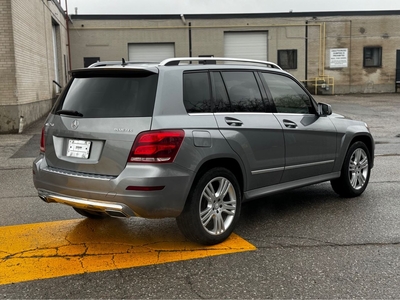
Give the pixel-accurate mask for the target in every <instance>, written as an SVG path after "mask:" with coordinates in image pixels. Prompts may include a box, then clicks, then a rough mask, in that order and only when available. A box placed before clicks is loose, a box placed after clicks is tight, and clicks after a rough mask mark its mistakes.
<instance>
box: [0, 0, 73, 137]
mask: <svg viewBox="0 0 400 300" xmlns="http://www.w3.org/2000/svg"><path fill="white" fill-rule="evenodd" d="M0 5H5V6H6V9H7V13H2V14H1V17H0V18H1V19H0V24H1V25H0V26H2V27H3V26H5V27H6V32H7V35H6V36H7V41H6V42H5V43H4V44H3V43H2V46H0V49H2V48H6V49H8V50H7V55H4V56H3V55H1V57H0V65H1V66H3V65H5V66H6V68H3V67H2V68H1V69H0V70H1V78H2V79H3V78H7V82H8V83H7V85H6V86H5V85H4V82H3V80H1V81H0V85H1V89H0V90H1V91H2V92H1V94H0V95H1V97H0V111H1V113H0V132H18V129H19V124H20V117H21V116H22V117H23V118H24V121H25V124H26V125H28V124H30V123H32V122H33V121H35V120H37V119H38V118H40V117H41V116H43V115H44V114H46V113H47V112H48V111H49V110H50V108H51V105H52V99H53V98H54V96H55V95H56V88H55V85H54V84H53V83H52V81H53V80H54V79H55V78H56V77H55V66H54V61H55V60H54V50H53V34H52V26H53V23H54V24H57V25H56V28H57V30H56V33H57V34H56V36H57V50H56V53H57V56H58V67H59V68H58V69H59V72H58V73H59V79H60V80H59V81H61V83H62V84H65V82H66V78H65V64H64V55H65V56H66V57H68V55H67V53H68V51H67V32H66V23H65V19H64V15H63V12H62V10H60V9H59V6H57V5H56V3H54V2H53V1H38V0H35V1H26V0H8V1H4V0H2V1H1V2H0ZM1 38H3V34H2V35H1ZM3 45H4V46H3ZM0 51H2V50H0ZM3 74H4V76H3Z"/></svg>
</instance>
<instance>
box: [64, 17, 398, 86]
mask: <svg viewBox="0 0 400 300" xmlns="http://www.w3.org/2000/svg"><path fill="white" fill-rule="evenodd" d="M71 17H72V19H73V25H72V26H71V32H70V34H71V51H72V54H71V55H72V57H73V59H72V68H81V67H83V58H84V57H100V59H101V60H119V59H121V57H124V58H127V57H128V46H127V45H128V44H129V43H162V42H172V43H175V52H176V53H175V56H176V57H179V56H189V38H188V36H189V34H188V32H189V24H190V25H191V26H190V28H191V34H192V55H193V56H198V55H207V54H213V55H214V56H224V32H229V31H266V32H268V60H270V61H273V62H277V52H278V50H284V49H296V50H297V55H298V57H297V69H294V70H288V71H289V72H290V73H292V74H293V75H294V76H296V77H297V78H298V79H299V80H302V81H304V82H305V83H307V85H308V86H309V89H310V90H311V91H312V92H315V86H314V83H315V82H317V83H318V84H322V83H324V82H322V81H321V80H323V79H324V80H325V83H334V84H332V85H331V86H326V87H327V88H329V89H325V88H321V86H320V85H319V86H317V89H316V90H317V93H319V94H332V93H333V91H334V93H335V94H342V93H382V92H394V91H395V84H394V81H395V65H396V50H397V49H400V11H393V12H341V13H337V12H333V13H329V12H324V13H287V14H246V15H245V14H242V15H241V14H238V15H228V16H227V15H215V16H212V15H211V16H210V15H204V16H201V15H185V21H186V22H183V20H181V18H180V16H178V15H176V16H170V15H169V16H138V15H134V16H90V17H89V16H85V15H82V16H80V15H72V16H71ZM249 46H251V45H249ZM375 46H379V47H382V66H381V67H377V68H371V67H369V68H366V67H364V66H363V53H364V47H375ZM338 48H345V49H347V51H348V66H347V67H341V68H332V67H331V66H330V50H331V49H338ZM328 76H329V77H330V80H331V81H329V82H328Z"/></svg>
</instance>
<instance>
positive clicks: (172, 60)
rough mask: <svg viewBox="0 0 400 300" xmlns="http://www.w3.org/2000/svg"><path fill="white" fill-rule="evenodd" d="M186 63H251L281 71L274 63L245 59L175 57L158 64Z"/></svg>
mask: <svg viewBox="0 0 400 300" xmlns="http://www.w3.org/2000/svg"><path fill="white" fill-rule="evenodd" d="M182 61H186V62H189V63H190V62H192V61H198V62H200V63H201V62H203V64H206V63H207V62H209V63H214V64H215V62H216V61H227V62H244V63H252V64H261V65H266V66H268V67H270V68H274V69H279V70H282V68H281V67H280V66H278V65H277V64H276V63H273V62H270V61H264V60H255V59H245V58H228V57H176V58H168V59H165V60H163V61H162V62H160V66H176V65H179V63H180V62H182Z"/></svg>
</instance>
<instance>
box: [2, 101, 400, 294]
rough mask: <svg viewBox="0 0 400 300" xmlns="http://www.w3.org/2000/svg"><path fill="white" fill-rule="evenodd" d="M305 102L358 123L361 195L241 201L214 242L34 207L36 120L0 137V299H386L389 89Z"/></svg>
mask: <svg viewBox="0 0 400 300" xmlns="http://www.w3.org/2000/svg"><path fill="white" fill-rule="evenodd" d="M316 99H317V100H318V101H320V102H326V103H330V104H331V105H332V108H333V111H334V112H336V113H339V114H343V115H345V116H347V117H349V118H354V119H360V120H363V121H365V122H367V123H368V125H369V127H370V129H371V132H372V134H373V136H374V138H375V142H376V152H375V167H374V168H373V169H372V173H371V179H370V183H369V186H368V188H367V190H366V192H365V193H364V194H362V196H360V197H359V198H354V199H344V198H340V197H338V196H337V195H336V194H335V193H334V192H333V190H332V189H331V187H330V184H329V183H322V184H318V185H314V186H310V187H305V188H301V189H297V190H293V191H290V192H286V193H283V194H279V195H275V196H270V197H267V198H265V199H259V200H256V201H253V202H249V203H246V204H244V205H243V208H242V215H241V219H240V222H239V224H238V227H237V229H236V230H235V235H234V237H233V239H230V240H228V241H227V243H226V244H225V243H224V244H223V245H221V246H219V247H214V248H207V247H199V246H196V245H193V244H190V243H187V242H186V241H185V239H184V238H183V236H182V235H181V234H180V233H179V230H178V228H177V226H176V223H175V220H174V219H162V220H143V219H138V218H131V219H127V220H119V219H118V220H115V219H113V220H107V221H106V222H105V223H99V222H94V221H86V220H84V219H83V218H80V216H79V215H78V214H76V213H75V212H74V211H73V210H72V209H71V208H69V207H66V206H61V205H55V204H54V205H53V204H46V203H44V202H42V201H41V200H40V199H39V198H38V197H37V195H36V191H35V189H34V187H33V183H32V179H31V177H32V174H31V172H32V171H31V164H32V161H33V159H34V157H35V156H36V155H37V154H38V151H39V139H40V131H41V124H40V122H37V123H36V124H34V125H33V126H31V127H30V128H28V129H27V130H26V131H25V132H23V133H22V134H19V135H0V141H1V143H0V190H1V191H2V193H1V194H0V203H1V209H0V226H1V227H0V233H1V234H0V257H1V259H0V274H9V275H3V281H0V297H3V298H153V299H154V298H180V299H188V298H207V299H208V298H213V299H215V298H241V299H246V298H322V299H328V298H329V299H332V298H398V296H399V295H400V287H399V284H398V282H399V280H400V271H399V270H400V197H399V195H400V185H399V182H400V168H399V166H400V161H399V157H400V122H398V120H399V118H400V96H399V95H397V94H384V95H377V94H374V95H345V96H316ZM310 147H312V145H311V146H310ZM38 223H40V224H39V225H38ZM12 234H15V235H12ZM28 241H29V242H28ZM79 247H81V248H79ZM120 254H122V256H118V255H120ZM133 254H134V255H133ZM154 254H155V257H153V258H151V257H150V256H151V255H154ZM60 257H61V262H59V263H58V265H56V267H54V265H52V264H51V263H50V262H49V261H53V260H55V259H56V258H57V259H59V258H60ZM166 257H168V259H166ZM170 257H172V258H170ZM89 258H90V259H89ZM13 259H14V260H13ZM142 259H143V260H144V261H145V262H144V263H139V261H141V260H142ZM74 268H76V269H77V270H79V271H74V270H75V269H74ZM66 269H74V270H73V271H71V272H70V273H68V272H66V271H65V270H66ZM7 272H9V273H7ZM63 272H64V273H63ZM22 273H23V274H28V275H26V276H25V275H24V276H25V277H24V276H22V275H21V274H22ZM39 273H40V274H45V275H43V276H42V277H40V276H39ZM46 275H47V276H46ZM0 276H1V275H0ZM11 276H13V277H12V278H15V279H13V280H6V279H7V278H11ZM18 278H19V279H18ZM0 280H1V277H0Z"/></svg>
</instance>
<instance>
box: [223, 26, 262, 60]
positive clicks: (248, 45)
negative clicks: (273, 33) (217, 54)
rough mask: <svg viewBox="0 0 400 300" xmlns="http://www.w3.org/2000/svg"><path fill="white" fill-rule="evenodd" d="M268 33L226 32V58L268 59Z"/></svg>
mask: <svg viewBox="0 0 400 300" xmlns="http://www.w3.org/2000/svg"><path fill="white" fill-rule="evenodd" d="M267 41H268V33H267V32H225V33H224V45H225V52H224V53H225V57H232V58H246V59H257V60H268V59H267V57H268V56H267Z"/></svg>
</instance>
